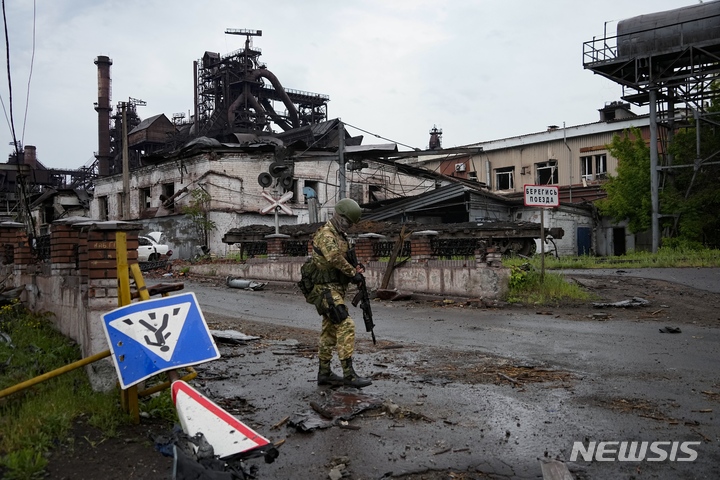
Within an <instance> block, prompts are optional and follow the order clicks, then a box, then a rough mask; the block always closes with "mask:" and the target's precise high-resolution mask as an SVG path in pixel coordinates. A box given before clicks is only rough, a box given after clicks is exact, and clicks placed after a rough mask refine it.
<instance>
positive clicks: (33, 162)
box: [23, 145, 37, 170]
mask: <svg viewBox="0 0 720 480" xmlns="http://www.w3.org/2000/svg"><path fill="white" fill-rule="evenodd" d="M23 157H24V158H23V162H24V163H25V165H30V168H32V169H33V170H35V169H37V149H36V148H35V147H34V146H33V145H25V155H24V156H23Z"/></svg>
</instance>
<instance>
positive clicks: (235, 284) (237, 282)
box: [225, 276, 268, 291]
mask: <svg viewBox="0 0 720 480" xmlns="http://www.w3.org/2000/svg"><path fill="white" fill-rule="evenodd" d="M225 284H226V285H227V286H228V287H232V288H242V289H243V290H251V291H256V290H262V289H263V288H264V287H265V285H267V284H268V282H258V281H256V280H248V279H246V278H239V277H231V276H228V277H227V278H226V279H225Z"/></svg>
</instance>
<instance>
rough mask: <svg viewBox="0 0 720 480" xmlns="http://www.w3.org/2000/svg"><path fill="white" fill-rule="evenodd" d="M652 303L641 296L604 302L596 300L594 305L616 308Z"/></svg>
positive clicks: (643, 305) (595, 306)
mask: <svg viewBox="0 0 720 480" xmlns="http://www.w3.org/2000/svg"><path fill="white" fill-rule="evenodd" d="M647 305H650V302H649V301H647V300H645V299H644V298H640V297H633V298H631V299H630V300H622V301H620V302H612V303H602V302H596V303H593V304H592V306H593V307H594V308H605V307H616V308H631V307H645V306H647Z"/></svg>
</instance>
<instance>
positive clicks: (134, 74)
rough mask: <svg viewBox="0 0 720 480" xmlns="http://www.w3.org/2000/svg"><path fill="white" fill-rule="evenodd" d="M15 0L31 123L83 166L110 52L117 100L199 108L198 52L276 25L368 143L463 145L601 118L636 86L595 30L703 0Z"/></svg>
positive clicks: (25, 112)
mask: <svg viewBox="0 0 720 480" xmlns="http://www.w3.org/2000/svg"><path fill="white" fill-rule="evenodd" d="M4 3H5V16H6V19H7V29H8V36H9V52H10V60H9V63H10V77H11V82H12V107H13V108H12V111H13V119H14V125H15V131H16V135H17V138H18V140H19V141H22V142H23V144H24V145H35V146H36V147H37V153H38V158H39V160H40V161H41V162H42V163H43V164H45V165H46V166H47V167H50V168H80V167H82V166H83V165H89V164H90V163H91V162H92V160H93V152H94V151H96V150H97V149H98V141H97V113H96V112H95V110H94V108H93V103H94V102H96V101H97V67H96V66H95V65H94V63H93V61H94V59H95V57H97V56H98V55H107V56H109V57H110V58H111V59H112V61H113V66H112V68H111V76H112V105H113V106H116V105H117V102H119V101H127V99H128V98H129V97H133V98H137V99H141V100H144V101H146V102H147V105H146V106H144V107H138V113H139V114H140V116H141V118H147V117H149V116H152V115H156V114H159V113H164V114H166V115H167V116H168V118H171V117H172V114H174V113H181V112H183V113H185V114H186V116H187V114H188V112H191V111H192V110H193V96H194V94H193V68H192V63H193V61H194V60H197V59H199V58H201V57H202V55H203V53H204V52H205V51H212V52H218V53H220V54H225V53H229V52H232V51H234V50H237V49H239V48H241V47H242V46H243V44H244V43H243V42H244V37H242V36H236V35H227V34H225V33H224V32H225V30H226V29H227V28H244V29H257V30H262V32H263V34H262V36H261V37H256V38H255V39H254V46H255V47H259V48H260V49H261V50H262V53H263V54H262V56H261V57H260V60H261V61H263V62H265V64H266V65H267V67H268V69H269V70H270V71H272V72H273V73H274V74H275V75H276V76H277V77H278V78H279V80H280V82H281V83H282V84H283V86H284V87H285V88H290V89H294V90H303V91H309V92H316V93H323V94H327V95H329V96H330V103H329V104H328V114H329V117H330V118H336V117H339V118H341V119H342V120H343V121H344V122H345V123H347V124H349V125H352V126H354V127H358V128H360V129H362V130H366V131H368V132H371V133H372V134H375V135H377V136H379V137H383V138H377V137H375V136H373V135H368V134H367V133H364V132H361V131H359V130H354V129H353V128H350V127H349V128H348V130H349V131H350V133H351V134H353V135H358V134H364V135H365V141H364V143H365V144H368V143H386V140H385V139H389V140H391V141H394V142H398V143H400V144H404V145H408V146H412V147H417V148H423V149H424V148H427V144H428V140H429V135H428V132H429V130H430V129H431V128H432V127H433V126H434V125H437V127H438V128H441V129H442V130H443V147H445V148H450V147H454V146H460V145H467V144H470V143H475V142H480V141H487V140H494V139H500V138H506V137H511V136H515V135H522V134H527V133H533V132H538V131H542V130H545V129H546V128H547V126H548V125H558V126H562V125H563V123H565V124H566V125H567V126H571V125H578V124H584V123H591V122H595V121H597V120H598V119H599V114H598V112H597V110H598V109H599V108H601V107H603V106H604V105H605V103H607V102H611V101H615V100H619V99H620V95H621V93H622V91H621V88H620V86H618V85H616V84H614V83H613V82H611V81H609V80H606V79H604V78H603V77H600V76H597V75H594V74H593V73H592V72H591V71H589V70H585V69H583V59H582V51H583V42H585V41H588V40H592V39H593V37H598V38H600V37H602V35H603V32H604V29H605V28H607V32H608V35H614V34H615V26H616V24H617V21H618V20H622V19H625V18H630V17H634V16H636V15H642V14H646V13H653V12H658V11H663V10H670V9H674V8H679V7H684V6H688V5H694V4H696V3H698V1H697V0H633V1H628V0H603V1H601V0H585V1H578V0H546V1H537V0H515V1H511V0H432V1H428V0H355V1H352V0H350V1H346V2H337V1H330V0H306V1H297V0H264V1H254V2H249V1H247V0H212V1H208V2H198V1H190V0H172V1H170V0H165V1H160V0H123V1H118V0H71V1H62V0H60V1H58V0H39V1H35V2H33V1H30V0H5V1H4ZM33 4H35V5H33ZM33 33H34V35H33ZM33 42H34V49H33ZM3 51H5V49H3ZM33 54H34V60H33ZM3 57H5V55H4V54H3ZM3 60H5V59H3ZM2 65H3V70H4V72H3V75H0V78H1V80H0V99H2V107H3V113H4V117H5V121H4V122H2V126H1V127H0V133H1V138H0V140H2V141H3V142H4V143H3V145H5V151H6V153H7V154H8V155H9V154H10V153H11V151H12V146H11V145H12V140H13V137H12V134H11V130H10V126H9V124H10V95H9V89H8V78H7V77H8V75H7V67H6V61H3V62H2ZM31 67H32V75H31V74H30V73H31ZM28 84H29V88H28ZM633 111H635V112H637V113H645V112H644V111H643V110H641V109H639V108H638V107H633ZM400 149H401V150H404V149H405V147H403V146H401V147H400ZM2 158H3V160H2V161H5V159H6V158H7V156H5V155H3V157H2Z"/></svg>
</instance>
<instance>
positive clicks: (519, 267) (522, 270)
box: [503, 240, 720, 305]
mask: <svg viewBox="0 0 720 480" xmlns="http://www.w3.org/2000/svg"><path fill="white" fill-rule="evenodd" d="M670 243H673V242H670ZM674 243H675V244H676V245H678V246H677V247H676V248H670V247H663V248H661V249H660V250H659V251H658V253H656V254H652V253H649V252H631V253H628V254H627V255H621V256H618V257H591V256H581V257H560V258H555V257H553V256H550V255H548V256H546V257H545V282H541V281H540V271H541V268H540V256H539V255H535V256H534V257H533V258H532V259H529V260H528V259H526V258H520V257H510V258H505V259H503V264H504V265H505V266H506V267H509V268H510V269H511V274H510V291H509V294H508V298H507V300H508V301H509V302H518V303H526V304H538V305H546V304H553V303H556V302H558V301H560V300H564V301H567V300H570V301H572V300H582V301H584V300H589V299H590V294H589V293H588V292H586V291H584V290H583V289H582V288H581V287H580V286H579V285H576V284H571V283H568V282H567V281H565V279H564V277H563V276H562V275H561V274H559V273H554V272H553V270H562V269H574V268H663V267H666V268H667V267H720V250H710V249H702V248H701V249H697V248H694V247H693V246H689V247H688V246H687V245H685V242H682V241H677V240H676V241H675V242H674Z"/></svg>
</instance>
